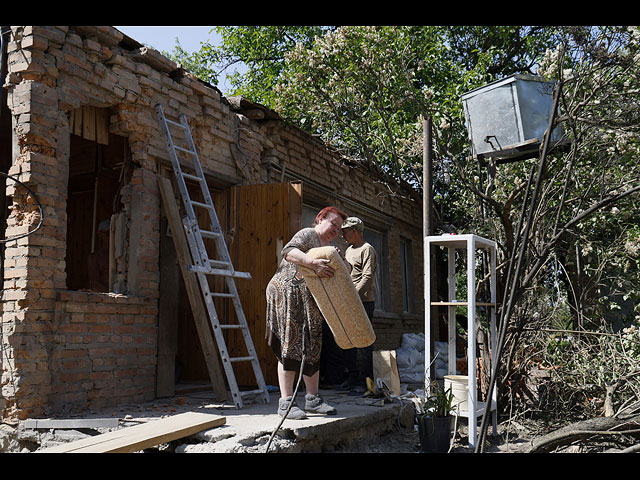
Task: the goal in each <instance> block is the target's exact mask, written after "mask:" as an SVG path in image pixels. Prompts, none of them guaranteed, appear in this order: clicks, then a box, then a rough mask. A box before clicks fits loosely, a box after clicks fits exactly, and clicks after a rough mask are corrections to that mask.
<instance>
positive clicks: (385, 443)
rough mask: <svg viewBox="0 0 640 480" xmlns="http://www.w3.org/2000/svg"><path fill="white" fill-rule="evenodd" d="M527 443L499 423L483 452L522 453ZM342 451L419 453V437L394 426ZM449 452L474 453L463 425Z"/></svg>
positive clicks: (408, 429) (489, 436) (488, 436)
mask: <svg viewBox="0 0 640 480" xmlns="http://www.w3.org/2000/svg"><path fill="white" fill-rule="evenodd" d="M528 444H529V441H528V440H526V439H524V438H514V437H513V436H508V435H505V434H504V432H503V428H502V427H501V426H500V425H499V426H498V435H496V436H493V435H491V431H490V432H489V433H488V434H487V446H486V447H485V453H522V452H523V451H524V448H525V447H526V446H527V445H528ZM344 453H397V454H400V453H403V454H404V453H421V452H420V438H419V435H418V432H417V431H416V430H413V429H411V428H402V427H400V426H396V427H395V428H394V429H393V430H392V431H390V432H389V433H386V434H384V435H380V436H378V437H375V440H372V441H370V442H369V443H367V444H359V445H355V446H351V448H350V449H349V452H346V451H345V452H344ZM450 453H474V451H473V449H471V448H469V444H468V437H467V429H466V426H465V425H462V426H458V430H457V432H456V435H455V438H454V442H453V447H452V449H451V452H450Z"/></svg>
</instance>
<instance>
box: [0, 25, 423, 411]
mask: <svg viewBox="0 0 640 480" xmlns="http://www.w3.org/2000/svg"><path fill="white" fill-rule="evenodd" d="M8 40H9V42H8V44H7V57H6V77H5V78H4V79H3V88H4V89H5V91H6V107H7V109H8V112H9V114H10V116H11V135H12V138H13V140H12V143H13V149H12V154H11V158H10V167H9V168H8V172H7V173H8V174H9V175H14V176H16V177H17V178H19V179H20V181H22V182H24V184H26V185H27V186H28V187H29V188H31V189H32V190H33V192H34V193H35V195H36V196H37V199H38V201H39V202H40V204H41V205H42V208H43V211H44V222H43V224H42V226H41V227H40V228H39V229H38V230H37V231H35V233H32V234H30V235H28V236H26V237H24V238H20V239H18V240H16V241H14V242H9V243H7V244H6V246H5V250H4V284H3V292H2V348H3V352H2V381H1V387H2V396H1V399H0V408H1V409H2V417H3V418H4V419H5V420H7V421H11V420H12V419H14V420H15V419H21V418H37V417H42V416H46V415H52V414H56V413H59V412H64V411H66V410H75V409H82V408H89V407H105V406H109V405H115V404H119V403H133V402H138V401H146V400H150V399H153V398H154V396H155V395H156V390H155V388H156V385H155V383H156V364H157V353H158V352H157V348H158V347H157V344H158V329H157V324H158V297H159V284H160V268H159V260H158V259H159V254H160V250H159V245H160V240H161V239H160V237H161V234H160V224H161V215H162V213H161V202H160V195H159V191H158V185H157V175H159V174H161V173H163V171H166V170H167V168H168V166H169V159H168V153H167V150H166V146H165V141H164V139H163V138H162V136H161V134H160V130H159V128H158V127H159V126H158V121H157V118H156V113H155V110H154V106H155V105H156V104H158V103H160V104H162V105H163V108H164V110H165V114H166V115H167V117H169V118H173V119H177V116H178V114H179V113H184V114H185V115H186V116H187V118H188V121H189V124H190V126H191V129H192V133H193V137H194V140H195V143H196V146H197V148H198V153H199V156H200V160H201V162H202V166H203V169H204V171H205V173H206V174H207V175H208V178H210V180H211V184H213V186H216V187H220V188H226V187H230V186H233V185H250V184H257V183H269V182H279V181H296V180H298V181H300V180H301V181H302V182H303V183H304V189H305V190H304V197H303V198H304V201H305V204H309V205H310V206H311V207H315V206H319V207H322V206H325V205H336V206H338V207H340V208H342V209H343V210H345V211H347V212H348V213H349V214H351V215H359V216H361V217H362V218H363V219H365V222H367V224H368V225H373V226H374V227H375V228H376V229H377V230H379V231H380V232H383V234H384V238H385V240H384V245H385V248H386V249H387V251H386V253H385V256H386V258H388V259H389V267H388V268H387V270H386V273H385V275H386V276H387V277H388V278H386V282H385V285H386V286H387V288H388V292H385V295H386V297H387V298H388V300H387V305H386V307H385V310H384V312H380V314H377V316H376V325H375V327H376V331H377V334H378V342H377V345H378V346H379V347H380V348H395V347H396V346H398V345H399V341H400V336H401V334H402V333H405V332H407V331H420V330H421V328H422V324H421V317H420V312H421V311H422V306H421V302H420V301H419V299H420V298H421V297H420V296H419V295H420V291H421V289H422V278H421V277H422V275H421V271H422V268H421V264H422V248H421V247H422V245H421V231H422V230H421V229H422V216H421V215H422V210H421V203H420V202H419V201H416V200H415V199H411V198H410V197H409V196H402V195H396V194H392V193H391V192H390V190H389V188H388V187H387V186H386V185H385V183H384V182H383V181H381V180H380V179H378V176H377V174H375V173H374V172H370V171H367V170H366V169H365V168H362V167H361V166H358V165H355V164H353V163H352V162H347V161H345V159H343V158H341V156H340V155H339V154H338V153H336V152H333V151H331V150H330V149H328V148H326V147H325V146H324V145H322V144H321V143H320V142H319V141H318V140H317V139H315V138H313V137H311V136H309V135H307V134H306V133H304V132H302V131H300V130H298V129H296V128H294V127H291V126H287V125H285V124H284V123H283V122H281V120H280V118H279V117H278V116H277V115H276V114H275V113H274V112H272V111H270V110H268V109H266V108H264V107H262V106H260V105H256V104H253V103H251V102H249V101H246V100H245V99H241V98H229V99H227V98H225V97H223V96H222V95H221V93H220V91H219V90H218V89H216V88H215V87H213V86H210V85H208V84H206V83H204V82H202V81H200V80H198V79H197V78H195V77H194V76H193V75H191V74H190V73H189V72H186V71H184V70H182V69H181V68H180V67H179V66H178V65H176V64H175V63H173V62H172V61H171V60H169V59H167V58H165V57H163V56H162V55H161V54H159V53H158V52H156V51H154V50H152V49H150V48H147V47H145V46H143V45H141V44H139V43H137V42H136V41H135V40H133V39H130V38H128V37H126V36H125V35H123V34H122V33H121V32H119V31H118V30H117V29H115V28H113V27H108V26H105V27H96V26H85V27H83V26H14V27H11V34H10V35H9V37H8ZM3 98H4V97H3ZM80 118H82V119H83V120H82V123H81V121H80ZM93 118H98V119H99V118H102V119H103V120H102V121H103V122H106V123H104V124H103V125H100V124H99V121H96V122H97V123H96V124H95V125H96V126H95V130H96V132H97V133H92V131H91V130H92V129H94V127H93V126H90V128H89V130H87V125H88V119H92V120H91V121H94V120H93ZM105 119H106V120H105ZM100 134H101V135H102V136H103V140H104V142H106V143H105V147H104V149H103V150H100V151H101V152H102V151H104V152H107V153H102V154H101V155H108V156H107V157H105V159H106V160H105V159H103V158H100V159H99V160H97V161H100V162H104V163H102V164H101V165H102V166H103V167H104V166H105V165H106V166H107V167H108V168H103V169H105V170H108V172H109V175H110V176H108V175H105V176H104V178H102V177H101V178H100V179H99V180H95V181H96V182H98V181H100V182H103V181H104V182H105V184H107V183H108V182H111V183H110V184H109V185H111V186H110V187H109V188H112V189H113V191H114V192H115V194H114V196H113V198H115V201H114V203H113V205H110V204H108V205H106V206H102V207H101V208H103V210H104V211H106V212H108V213H109V215H105V216H103V217H100V218H89V219H86V220H85V221H86V222H87V224H92V225H93V229H94V230H93V231H94V233H93V234H92V236H91V237H90V243H91V245H90V246H89V245H87V242H79V243H78V246H77V247H70V245H71V243H70V242H71V240H70V239H71V238H72V237H73V235H75V234H74V233H72V230H71V229H72V226H73V225H72V224H73V222H71V223H69V215H70V213H69V212H71V211H76V210H73V209H72V208H71V207H70V206H71V205H72V204H73V205H77V211H79V212H80V213H82V212H83V211H84V210H83V208H82V207H83V200H82V198H84V197H82V195H83V194H84V193H83V190H82V188H81V186H77V185H79V184H80V183H81V182H82V181H86V178H85V176H83V175H81V174H80V173H82V172H81V171H82V169H83V168H84V167H86V166H87V165H84V166H83V162H84V163H87V164H89V163H91V162H94V159H93V157H92V156H91V155H88V156H87V157H86V158H87V160H84V158H85V157H83V155H84V154H82V155H81V154H80V153H79V152H81V149H83V148H93V147H92V145H94V144H95V142H100V140H99V138H98V137H99V135H100ZM107 137H108V138H107ZM121 139H122V145H123V146H124V147H121V146H120V143H118V142H119V141H120V140H121ZM114 140H115V143H114ZM107 145H108V146H107ZM114 145H117V148H116V147H115V146H114ZM120 150H122V152H121V151H120ZM91 151H93V150H91ZM108 161H112V163H111V164H109V163H108ZM89 166H91V165H89ZM96 171H98V170H96ZM75 173H78V174H77V175H76V176H73V175H74V174H75ZM70 178H73V182H72V181H71V180H70ZM96 178H97V177H96ZM76 184H77V185H76ZM211 184H210V185H211ZM7 196H8V198H9V200H10V202H9V213H8V215H7V219H6V232H5V236H6V237H12V236H14V235H19V234H22V233H26V232H29V231H31V230H33V228H34V227H35V226H36V225H37V223H38V221H39V215H38V205H37V203H36V201H35V199H34V198H33V197H32V196H31V195H30V194H29V193H28V192H26V191H25V190H24V189H23V188H20V187H19V186H16V185H14V184H13V183H11V182H8V186H7ZM86 198H88V199H90V197H86ZM109 198H111V197H109ZM74 202H75V203H74ZM87 203H88V205H87V210H88V209H89V208H90V207H89V205H91V203H90V200H89V201H88V202H87ZM106 203H108V202H106ZM96 205H97V204H96ZM74 208H76V207H74ZM110 209H112V211H111V210H110ZM94 211H98V208H97V207H95V208H94ZM73 215H75V214H73ZM78 215H79V214H78ZM94 217H95V215H94ZM101 220H102V221H104V220H106V225H107V227H106V230H105V229H100V228H99V226H100V225H102V224H101V223H100V221H101ZM91 222H93V223H91ZM96 232H98V233H96ZM100 232H103V233H105V234H106V235H111V237H110V242H111V243H110V244H109V245H110V246H109V248H110V249H111V250H110V251H109V254H110V257H109V258H110V262H109V265H108V269H109V272H108V273H109V277H108V278H109V283H110V284H109V286H108V288H106V289H105V291H99V290H98V291H96V289H95V288H92V287H91V286H92V285H93V284H91V283H87V284H86V285H87V288H84V286H83V287H81V288H78V289H75V290H74V289H70V288H69V282H70V278H69V274H68V272H69V271H70V268H71V263H72V260H71V259H72V258H73V256H74V254H76V250H77V249H79V248H89V247H90V248H91V251H90V252H89V254H88V255H89V257H88V258H92V257H91V255H92V254H93V253H94V249H95V248H97V247H96V245H97V242H98V241H99V238H98V234H99V233H100ZM401 238H404V239H410V240H412V242H413V249H412V250H411V256H412V261H413V265H414V268H413V276H414V279H413V280H414V283H413V287H414V294H415V296H416V304H415V306H414V307H413V310H412V311H410V312H409V313H408V312H405V311H404V309H403V306H402V305H401V304H400V303H399V302H398V301H397V300H395V299H397V298H398V297H399V289H400V288H401V287H400V283H401V278H400V275H401V273H400V269H399V268H398V267H397V265H395V264H394V262H395V259H397V258H398V256H399V254H400V252H399V248H400V244H401V241H400V240H401ZM74 245H75V244H74ZM78 265H80V267H82V268H84V266H83V265H82V264H78ZM74 278H75V277H74ZM86 281H87V282H90V281H91V280H90V279H88V280H86ZM82 285H85V284H82ZM259 288H263V287H262V286H260V287H259ZM258 340H262V339H258Z"/></svg>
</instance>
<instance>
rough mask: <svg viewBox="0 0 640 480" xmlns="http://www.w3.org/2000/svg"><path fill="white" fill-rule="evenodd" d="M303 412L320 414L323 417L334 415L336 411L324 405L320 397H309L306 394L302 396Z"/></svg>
mask: <svg viewBox="0 0 640 480" xmlns="http://www.w3.org/2000/svg"><path fill="white" fill-rule="evenodd" d="M304 410H305V412H310V413H322V414H324V415H335V414H336V413H337V411H336V409H335V408H334V407H332V406H331V405H329V404H328V403H325V402H324V400H322V397H321V396H320V395H311V394H310V393H308V394H307V395H305V396H304Z"/></svg>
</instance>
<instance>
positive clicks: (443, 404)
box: [418, 382, 455, 417]
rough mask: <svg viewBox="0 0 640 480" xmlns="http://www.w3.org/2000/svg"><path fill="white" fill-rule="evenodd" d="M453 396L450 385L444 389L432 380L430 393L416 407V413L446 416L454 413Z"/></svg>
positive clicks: (423, 415)
mask: <svg viewBox="0 0 640 480" xmlns="http://www.w3.org/2000/svg"><path fill="white" fill-rule="evenodd" d="M453 398H454V397H453V392H452V391H451V386H449V388H448V389H446V390H445V389H443V388H442V387H440V386H439V385H438V384H437V383H435V382H434V383H433V385H432V387H431V395H429V397H428V398H426V399H425V401H424V402H423V403H422V405H421V406H420V408H419V409H418V415H419V416H420V417H448V416H450V415H452V414H455V408H454V407H453Z"/></svg>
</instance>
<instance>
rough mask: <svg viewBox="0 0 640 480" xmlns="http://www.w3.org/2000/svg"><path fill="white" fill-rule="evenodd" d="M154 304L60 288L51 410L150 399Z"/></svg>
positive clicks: (52, 360) (148, 300) (145, 299)
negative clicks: (61, 289)
mask: <svg viewBox="0 0 640 480" xmlns="http://www.w3.org/2000/svg"><path fill="white" fill-rule="evenodd" d="M157 314H158V308H157V303H156V302H155V301H154V300H153V298H149V297H134V296H125V295H117V294H101V293H92V292H70V291H61V292H58V295H57V298H56V306H55V317H54V325H53V333H52V336H53V340H54V347H53V348H52V351H51V354H50V359H49V364H50V367H51V371H52V372H53V373H52V376H51V385H52V386H51V391H50V393H51V396H50V403H49V405H48V406H47V407H48V408H50V409H51V410H52V411H65V410H66V409H83V408H87V407H93V408H100V407H104V406H108V405H113V404H118V403H135V402H142V401H147V400H151V399H153V397H154V395H153V393H154V391H155V374H156V372H155V365H156V316H157Z"/></svg>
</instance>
